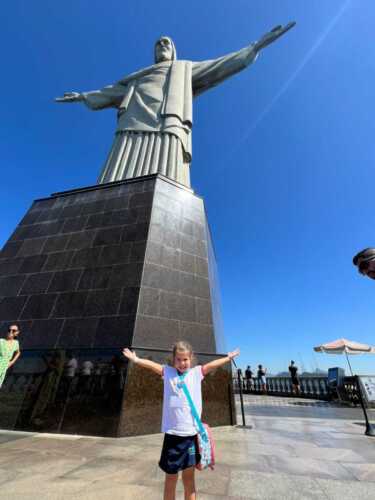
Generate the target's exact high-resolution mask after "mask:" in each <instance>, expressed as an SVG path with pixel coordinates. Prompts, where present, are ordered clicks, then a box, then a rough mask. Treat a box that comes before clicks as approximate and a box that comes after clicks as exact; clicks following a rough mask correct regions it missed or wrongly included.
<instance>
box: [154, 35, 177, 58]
mask: <svg viewBox="0 0 375 500" xmlns="http://www.w3.org/2000/svg"><path fill="white" fill-rule="evenodd" d="M175 59H177V54H176V47H175V46H174V43H173V40H172V38H170V37H169V36H161V37H160V38H159V40H158V41H157V42H156V43H155V62H156V63H159V62H162V61H174V60H175Z"/></svg>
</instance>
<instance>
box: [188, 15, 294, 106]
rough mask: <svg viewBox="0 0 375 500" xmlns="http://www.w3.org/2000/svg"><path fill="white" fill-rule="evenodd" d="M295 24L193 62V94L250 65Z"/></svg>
mask: <svg viewBox="0 0 375 500" xmlns="http://www.w3.org/2000/svg"><path fill="white" fill-rule="evenodd" d="M295 24H296V23H294V22H292V23H289V24H287V25H286V26H285V27H282V26H277V27H276V28H274V29H273V30H271V31H270V32H269V33H266V34H265V35H264V36H262V38H261V39H260V40H259V41H258V42H254V43H252V44H250V45H249V46H247V47H245V48H243V49H241V50H238V51H237V52H232V53H231V54H227V55H225V56H222V57H219V58H218V59H212V60H210V61H201V62H193V67H192V80H193V81H192V83H193V92H194V95H195V96H197V95H199V94H201V93H202V92H205V91H206V90H208V89H210V88H212V87H215V86H216V85H218V84H219V83H221V82H223V81H224V80H226V79H227V78H229V77H231V76H233V75H235V74H236V73H238V72H240V71H242V70H243V69H245V68H247V67H248V66H250V64H252V63H253V62H255V60H256V58H257V56H258V54H259V52H260V51H261V50H262V49H264V48H265V47H267V45H270V44H271V43H273V42H274V41H276V40H277V39H278V38H280V37H281V36H282V35H284V34H285V33H286V32H287V31H289V30H290V29H291V28H293V26H294V25H295Z"/></svg>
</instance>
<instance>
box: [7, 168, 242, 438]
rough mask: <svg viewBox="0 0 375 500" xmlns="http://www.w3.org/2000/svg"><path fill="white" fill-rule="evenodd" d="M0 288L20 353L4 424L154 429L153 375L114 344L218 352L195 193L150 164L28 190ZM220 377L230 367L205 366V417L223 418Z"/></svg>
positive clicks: (225, 385) (219, 421) (124, 431)
mask: <svg viewBox="0 0 375 500" xmlns="http://www.w3.org/2000/svg"><path fill="white" fill-rule="evenodd" d="M0 297H1V301H0V328H1V331H2V332H5V331H6V326H7V324H8V323H11V322H16V323H18V324H19V325H20V327H21V330H22V333H21V336H20V344H21V348H22V352H23V355H22V358H21V359H20V360H19V361H18V362H17V364H16V365H15V367H14V369H13V371H11V372H9V373H8V375H7V379H6V381H5V384H4V386H3V389H2V390H1V391H0V427H3V428H4V427H6V428H17V429H25V430H27V429H30V430H45V431H49V432H74V433H80V434H96V435H111V436H124V435H134V434H144V433H148V432H158V431H159V429H160V408H161V397H162V383H161V381H160V380H157V377H156V378H155V377H154V376H153V375H152V374H149V373H147V372H145V371H143V370H142V371H141V370H139V369H138V368H137V367H134V366H132V367H130V368H128V366H127V363H126V362H125V360H124V358H123V357H122V356H121V349H122V348H123V347H124V346H130V347H131V348H132V349H138V350H139V355H141V356H147V357H150V358H152V359H155V360H156V361H158V362H165V360H166V357H167V356H168V350H169V349H170V347H171V345H172V344H173V342H175V341H176V340H179V339H184V340H187V341H189V342H190V343H191V344H192V345H193V348H194V351H195V352H197V353H199V355H198V356H197V357H198V361H199V362H205V361H206V360H208V359H210V358H213V357H215V356H214V355H217V353H219V352H223V338H222V332H221V321H220V309H219V299H218V286H217V277H216V264H215V257H214V253H213V250H212V244H211V239H210V233H209V229H208V225H207V221H206V215H205V211H204V205H203V200H202V199H201V198H199V197H197V196H196V195H194V194H193V192H192V191H191V190H189V189H187V188H185V187H183V186H181V185H179V184H176V183H173V182H171V181H169V180H168V179H166V178H164V177H162V176H160V175H153V176H147V177H141V178H138V179H133V180H131V181H121V182H116V183H110V184H107V185H100V186H93V187H90V188H85V189H78V190H73V191H68V192H64V193H57V194H54V195H52V196H51V197H50V198H46V199H42V200H37V201H35V202H34V203H33V205H32V207H31V208H30V210H29V211H28V212H27V214H26V215H25V217H24V218H23V220H22V221H21V223H20V224H19V226H18V227H17V228H16V230H15V232H14V233H13V235H12V236H11V238H10V239H9V240H8V242H7V243H6V245H5V246H4V248H3V250H2V251H1V253H0ZM74 360H75V361H74ZM77 364H78V368H75V366H76V365H77ZM69 367H70V368H69ZM230 387H231V384H230V367H228V369H225V370H224V369H223V370H219V371H218V372H217V373H216V374H214V375H211V376H209V377H207V380H206V381H205V383H204V394H205V399H206V401H205V404H204V407H205V410H206V413H207V419H208V421H209V423H211V424H213V425H215V424H216V425H224V424H230V423H233V420H234V418H233V411H232V396H231V392H230Z"/></svg>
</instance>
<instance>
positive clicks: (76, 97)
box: [55, 92, 84, 102]
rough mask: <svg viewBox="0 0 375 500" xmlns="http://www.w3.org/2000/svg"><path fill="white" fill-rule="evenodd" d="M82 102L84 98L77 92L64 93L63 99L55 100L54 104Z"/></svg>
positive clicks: (57, 98)
mask: <svg viewBox="0 0 375 500" xmlns="http://www.w3.org/2000/svg"><path fill="white" fill-rule="evenodd" d="M83 100H84V97H83V95H82V94H80V93H79V92H65V93H64V95H63V97H56V98H55V102H79V101H83Z"/></svg>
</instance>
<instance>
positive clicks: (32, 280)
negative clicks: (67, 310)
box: [20, 272, 54, 295]
mask: <svg viewBox="0 0 375 500" xmlns="http://www.w3.org/2000/svg"><path fill="white" fill-rule="evenodd" d="M53 276H54V273H53V272H50V273H37V274H29V275H27V277H26V281H25V283H24V285H23V287H22V289H21V291H20V295H33V294H36V293H42V292H46V291H47V289H48V287H49V284H50V283H51V280H52V278H53Z"/></svg>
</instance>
